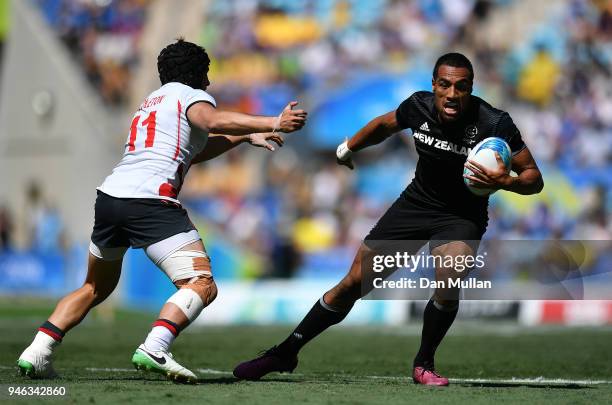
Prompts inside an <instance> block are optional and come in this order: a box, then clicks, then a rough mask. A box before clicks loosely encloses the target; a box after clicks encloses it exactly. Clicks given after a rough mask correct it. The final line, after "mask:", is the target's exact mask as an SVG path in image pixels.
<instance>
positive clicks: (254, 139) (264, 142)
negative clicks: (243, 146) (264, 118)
mask: <svg viewBox="0 0 612 405" xmlns="http://www.w3.org/2000/svg"><path fill="white" fill-rule="evenodd" d="M248 140H249V143H250V144H251V145H253V146H256V147H258V148H266V149H268V150H271V151H274V146H273V145H272V144H271V143H269V142H268V141H272V142H274V143H276V144H277V145H278V146H280V147H282V146H283V144H284V143H285V140H284V139H283V137H282V136H281V135H279V134H276V133H274V132H266V133H258V134H250V135H249V136H248Z"/></svg>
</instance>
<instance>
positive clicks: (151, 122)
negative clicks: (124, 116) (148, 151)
mask: <svg viewBox="0 0 612 405" xmlns="http://www.w3.org/2000/svg"><path fill="white" fill-rule="evenodd" d="M156 113H157V111H151V112H150V113H149V115H148V117H147V118H146V119H145V120H144V121H142V126H143V127H144V126H146V127H147V138H146V139H145V148H150V147H152V146H153V142H154V141H155V114H156ZM140 118H141V117H140V115H136V116H135V117H134V119H133V120H132V125H131V126H130V139H129V141H128V145H127V146H128V152H133V151H134V150H135V149H136V146H135V142H136V134H137V133H138V122H139V121H140Z"/></svg>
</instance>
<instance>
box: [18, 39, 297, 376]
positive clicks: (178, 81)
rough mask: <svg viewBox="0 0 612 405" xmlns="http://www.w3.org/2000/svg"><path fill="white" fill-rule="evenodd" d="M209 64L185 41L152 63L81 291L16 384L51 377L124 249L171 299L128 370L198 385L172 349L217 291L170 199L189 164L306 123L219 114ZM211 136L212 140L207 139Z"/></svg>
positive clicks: (104, 191) (50, 326)
mask: <svg viewBox="0 0 612 405" xmlns="http://www.w3.org/2000/svg"><path fill="white" fill-rule="evenodd" d="M209 64H210V59H209V57H208V55H207V53H206V51H205V50H204V49H203V48H202V47H200V46H198V45H195V44H193V43H190V42H186V41H183V40H182V39H180V40H178V41H177V42H175V43H173V44H170V45H168V46H167V47H166V48H164V49H163V50H162V51H161V53H160V54H159V56H158V59H157V67H158V71H159V77H160V80H161V84H162V86H161V87H160V88H159V89H158V90H155V91H154V92H153V93H151V94H150V95H149V96H148V97H147V98H146V99H145V100H144V102H143V103H142V104H141V105H140V108H139V109H138V111H137V112H136V113H135V114H134V117H133V119H132V123H131V126H130V131H129V134H128V139H127V143H126V146H125V152H124V155H123V158H122V159H121V161H120V162H119V163H118V164H117V166H116V167H115V168H114V170H113V172H112V174H111V175H110V176H108V177H107V178H106V179H105V180H104V182H103V183H102V185H101V186H100V187H98V197H97V199H96V204H95V224H94V229H93V232H92V236H91V243H90V246H89V263H88V273H87V277H86V280H85V283H84V284H83V286H82V287H81V288H79V289H77V290H75V291H73V292H71V293H70V294H68V295H66V296H65V297H63V298H62V299H61V300H60V301H59V303H58V304H57V306H56V307H55V310H54V311H53V313H52V314H51V316H50V317H49V319H48V320H47V321H46V322H45V323H44V324H43V325H42V326H41V327H40V328H39V329H38V333H37V334H36V336H35V338H34V341H33V342H32V344H31V345H30V346H29V347H28V348H27V349H25V351H24V352H23V353H22V354H21V356H20V357H19V360H18V361H17V365H18V369H19V371H20V373H21V374H22V375H27V376H30V377H34V378H36V377H38V378H46V377H47V378H48V377H53V376H55V375H56V374H55V372H54V370H53V367H52V354H53V350H54V349H55V347H57V345H58V344H59V343H60V342H61V340H62V338H63V336H64V334H65V333H66V332H68V331H69V330H70V329H72V328H73V327H75V326H76V325H77V324H79V322H81V320H83V318H84V317H85V316H86V315H87V313H88V312H89V310H90V309H91V308H93V307H94V306H96V305H97V304H99V303H101V302H102V301H104V300H105V299H106V298H107V297H108V296H109V295H110V294H111V293H112V291H113V290H114V289H115V287H116V285H117V282H118V281H119V276H120V274H121V263H122V259H123V255H124V253H125V251H126V250H127V249H128V247H130V246H131V247H133V248H144V249H145V252H146V254H147V256H148V257H149V258H150V259H151V260H152V261H153V262H154V263H155V264H156V265H157V266H158V267H159V268H160V269H161V270H162V271H163V272H164V273H165V274H166V275H167V276H168V277H169V278H170V279H171V281H172V282H173V283H174V285H175V286H176V287H177V289H178V290H177V292H176V293H175V294H173V295H172V296H171V297H170V298H169V299H168V301H167V302H166V303H165V304H164V306H163V307H162V309H161V312H160V314H159V317H158V319H157V320H156V321H155V322H154V323H153V328H152V330H151V331H150V333H149V334H148V336H147V337H146V339H145V341H144V343H143V344H141V345H140V346H139V347H138V348H137V349H136V351H135V353H134V355H133V357H132V363H133V364H134V365H135V366H136V368H138V369H142V370H149V371H154V372H158V373H161V374H164V375H166V376H167V377H168V378H170V379H172V380H175V381H179V382H195V381H196V375H195V374H194V373H193V372H191V371H190V370H188V369H187V368H185V367H183V366H181V365H180V364H179V363H178V362H177V361H176V360H174V359H173V358H172V355H171V354H170V350H169V349H170V345H171V344H172V342H173V341H174V339H175V338H176V336H178V334H179V332H180V331H181V330H183V329H185V328H186V327H187V326H188V325H189V324H190V323H191V322H192V321H193V320H194V319H195V318H197V316H198V315H199V314H200V312H201V311H202V310H203V309H204V308H205V307H206V306H207V305H208V304H210V303H211V302H212V301H213V300H214V299H215V297H216V295H217V287H216V285H215V282H214V280H213V277H212V273H211V266H210V260H209V258H208V256H207V254H206V250H205V249H204V245H203V244H202V240H201V239H200V236H199V235H198V232H197V231H196V229H195V227H194V226H193V224H192V223H191V221H190V220H189V217H188V216H187V212H186V211H185V209H184V208H182V206H181V205H180V202H179V201H178V199H177V198H178V194H179V191H180V189H181V185H182V184H183V179H184V177H185V175H186V173H187V170H188V169H189V167H190V165H191V164H194V163H198V162H202V161H206V160H209V159H212V158H214V157H216V156H218V155H220V154H222V153H224V152H226V151H228V150H229V149H231V148H233V147H234V146H236V145H238V144H240V143H243V142H249V143H250V144H252V145H254V146H259V147H265V148H267V149H270V150H274V148H273V147H272V145H271V144H269V143H268V142H267V141H268V140H271V141H274V142H276V143H277V144H279V145H282V142H283V140H282V137H281V136H280V135H278V134H277V133H278V132H293V131H297V130H299V129H300V128H302V127H303V126H304V124H305V122H306V112H305V111H303V110H294V109H293V107H295V105H296V104H297V103H296V102H291V103H289V104H288V105H287V107H286V108H285V109H284V110H283V111H282V112H281V114H280V115H279V116H277V117H264V116H253V115H247V114H241V113H236V112H229V111H221V110H217V109H216V108H215V100H214V99H213V97H212V96H211V95H209V94H208V93H207V92H206V91H205V90H206V87H207V86H208V85H209V84H210V83H209V81H208V67H209ZM209 132H211V133H214V134H219V135H217V136H211V137H210V138H209V136H208V134H209ZM143 282H146V281H144V280H143Z"/></svg>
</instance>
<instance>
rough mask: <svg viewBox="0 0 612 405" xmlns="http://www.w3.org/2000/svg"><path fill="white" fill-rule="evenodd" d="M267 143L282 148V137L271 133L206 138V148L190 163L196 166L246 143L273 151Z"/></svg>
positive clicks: (272, 147)
mask: <svg viewBox="0 0 612 405" xmlns="http://www.w3.org/2000/svg"><path fill="white" fill-rule="evenodd" d="M268 141H272V142H275V143H276V144H277V145H278V146H283V143H284V142H285V141H284V139H283V137H282V136H280V135H279V134H277V133H273V132H268V133H259V134H249V135H239V136H231V135H211V136H209V137H208V142H207V143H206V147H205V148H204V150H203V151H202V152H200V153H199V154H197V155H196V156H195V157H194V158H193V159H192V160H191V163H192V164H196V163H201V162H205V161H207V160H211V159H214V158H216V157H217V156H219V155H222V154H224V153H225V152H227V151H228V150H230V149H233V148H234V147H236V146H238V145H240V144H241V143H245V142H248V143H249V144H251V145H253V146H256V147H260V148H265V149H268V150H271V151H273V150H274V146H272V144H271V143H269V142H268Z"/></svg>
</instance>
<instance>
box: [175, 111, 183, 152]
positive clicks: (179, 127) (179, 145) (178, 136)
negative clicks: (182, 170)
mask: <svg viewBox="0 0 612 405" xmlns="http://www.w3.org/2000/svg"><path fill="white" fill-rule="evenodd" d="M176 103H177V107H178V124H177V126H176V138H177V140H176V151H175V152H174V160H176V158H177V156H178V154H179V151H180V150H181V114H182V112H183V106H182V105H181V100H177V101H176Z"/></svg>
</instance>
